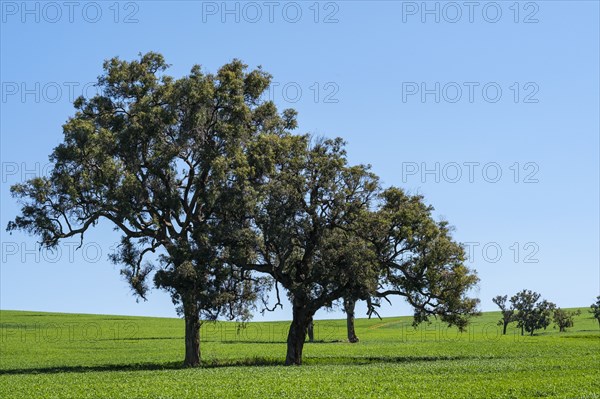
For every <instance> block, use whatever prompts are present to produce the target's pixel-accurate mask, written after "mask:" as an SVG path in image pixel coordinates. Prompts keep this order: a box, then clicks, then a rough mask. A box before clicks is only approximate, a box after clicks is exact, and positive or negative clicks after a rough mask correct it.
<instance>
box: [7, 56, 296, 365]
mask: <svg viewBox="0 0 600 399" xmlns="http://www.w3.org/2000/svg"><path fill="white" fill-rule="evenodd" d="M167 69H168V65H167V64H166V62H165V60H164V59H163V57H162V56H161V55H160V54H156V53H147V54H144V55H140V58H139V60H134V61H131V62H128V61H123V60H120V59H118V58H113V59H111V60H107V61H106V62H105V63H104V73H103V75H101V76H100V77H99V78H98V92H99V94H97V95H96V96H94V97H93V98H90V99H86V98H83V97H81V98H78V99H77V100H76V101H75V103H74V105H75V108H76V112H75V115H74V116H73V117H71V118H70V119H69V120H68V121H67V123H65V124H64V126H63V131H64V140H63V142H62V143H61V144H59V145H58V146H57V147H56V148H55V149H54V151H53V152H52V155H51V157H50V160H51V162H52V163H53V164H54V167H53V170H52V173H51V175H50V176H49V177H47V178H46V177H44V178H35V179H32V180H29V181H27V182H25V183H23V184H17V185H15V186H13V187H12V188H11V191H12V193H13V195H14V196H15V197H17V198H19V200H20V202H21V205H22V208H21V214H20V215H19V216H17V217H16V218H15V220H14V221H11V222H10V223H9V224H8V230H9V231H12V230H16V229H20V230H24V231H26V232H29V233H31V234H34V235H36V236H39V237H40V238H41V243H42V245H44V246H46V247H55V246H56V245H58V242H59V241H60V240H62V239H65V238H68V237H72V236H80V237H81V239H82V240H83V236H84V233H85V232H86V231H87V230H88V229H89V228H91V227H93V226H95V225H96V224H97V223H99V222H100V221H108V222H110V223H111V224H113V225H114V226H115V228H116V229H117V230H119V231H120V232H121V233H122V234H123V237H122V243H121V246H120V247H119V249H118V251H117V252H116V253H115V254H113V255H112V257H111V259H112V260H113V261H114V262H115V263H117V264H120V265H123V270H122V272H121V274H122V275H123V276H124V277H125V279H126V280H127V281H128V282H129V283H130V285H131V287H132V289H133V291H134V293H135V294H136V295H138V296H139V297H141V298H144V299H145V297H146V293H147V291H148V289H149V286H148V284H147V279H148V278H149V277H150V276H151V275H152V271H153V270H157V269H158V271H157V272H156V273H155V274H154V282H155V286H156V287H158V288H161V289H164V290H166V291H168V292H169V293H170V294H171V297H172V299H173V303H174V304H175V305H176V306H177V307H178V310H179V311H180V313H181V314H183V315H184V316H185V317H186V319H188V320H190V321H192V322H194V323H193V325H199V323H197V322H196V321H195V320H197V319H198V318H199V317H200V315H201V316H202V317H203V318H205V319H209V320H211V319H215V318H216V317H218V316H219V315H226V316H228V317H230V318H232V319H233V318H240V319H247V318H248V317H249V316H250V312H249V311H248V308H249V307H250V306H251V305H252V304H253V302H254V301H255V299H256V298H257V296H258V295H259V293H260V291H261V289H262V287H261V284H260V282H261V280H257V279H252V278H250V276H249V275H248V273H247V272H244V271H241V270H239V269H237V268H236V267H235V266H234V265H233V264H232V263H231V262H229V261H228V260H229V258H230V256H231V254H230V253H229V252H228V251H226V250H225V249H224V244H223V243H222V239H223V237H224V236H226V235H227V233H228V232H229V231H231V230H232V227H231V226H230V225H229V220H230V215H231V214H233V213H238V211H239V209H238V208H243V207H246V206H248V203H249V202H250V203H251V201H252V198H253V197H252V195H248V194H249V193H251V191H252V190H251V187H250V186H249V180H250V179H252V178H255V179H256V178H258V177H257V176H256V174H255V173H254V172H253V170H252V169H251V168H250V166H249V162H248V160H249V158H252V156H251V155H250V154H249V151H250V149H253V148H256V146H255V145H252V144H251V143H252V142H253V141H255V140H257V139H258V137H259V136H261V135H263V134H269V135H280V134H281V135H283V134H285V131H286V129H291V128H293V127H295V125H296V122H295V112H294V111H284V112H283V113H282V114H279V113H278V112H277V109H276V107H275V106H274V105H273V103H272V102H268V101H263V100H261V98H263V94H264V92H265V90H266V89H267V87H268V86H269V84H270V81H271V77H270V75H268V74H267V73H265V72H263V71H262V70H261V69H260V68H259V69H256V70H253V71H250V72H248V71H247V66H246V65H244V64H243V63H242V62H241V61H239V60H234V61H232V62H231V63H229V64H226V65H224V66H223V67H221V68H220V69H219V71H218V72H217V73H216V74H214V75H213V74H207V73H204V72H203V71H202V70H201V68H200V67H199V66H194V67H193V68H192V70H191V72H190V74H189V75H188V76H185V77H182V78H180V79H174V78H173V77H170V76H168V75H166V74H165V73H166V70H167ZM242 250H243V249H242ZM152 254H156V255H158V257H157V256H154V257H152ZM192 330H193V329H190V331H192ZM192 341H193V340H191V341H190V342H192ZM186 342H187V341H186ZM186 361H187V360H186ZM195 362H197V360H196V361H195Z"/></svg>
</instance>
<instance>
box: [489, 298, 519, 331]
mask: <svg viewBox="0 0 600 399" xmlns="http://www.w3.org/2000/svg"><path fill="white" fill-rule="evenodd" d="M507 299H508V295H504V296H502V295H498V296H495V297H494V298H492V302H494V303H495V304H496V305H497V306H498V307H499V308H500V311H501V312H502V319H501V320H500V321H498V325H501V326H503V333H504V334H506V328H507V326H508V324H509V323H511V322H513V321H514V320H515V308H514V307H513V306H512V305H511V306H509V305H508V304H507V303H506V301H507Z"/></svg>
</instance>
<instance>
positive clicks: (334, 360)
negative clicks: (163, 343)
mask: <svg viewBox="0 0 600 399" xmlns="http://www.w3.org/2000/svg"><path fill="white" fill-rule="evenodd" d="M475 358H476V359H480V360H481V359H484V358H483V357H473V356H357V357H351V356H346V357H345V356H332V357H306V358H305V359H303V361H304V364H305V365H307V366H311V365H367V364H377V363H415V362H438V361H455V360H466V359H475ZM490 358H491V357H490ZM266 366H283V359H282V358H270V357H252V358H245V359H213V360H205V361H203V362H202V366H201V367H199V369H213V368H225V367H266ZM161 370H193V369H189V368H186V367H184V366H183V365H182V363H181V362H163V363H138V364H106V365H97V366H57V367H38V368H19V369H4V370H0V375H21V374H58V373H89V372H113V371H116V372H118V371H123V372H127V371H161Z"/></svg>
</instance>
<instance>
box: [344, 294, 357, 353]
mask: <svg viewBox="0 0 600 399" xmlns="http://www.w3.org/2000/svg"><path fill="white" fill-rule="evenodd" d="M355 306H356V301H355V300H354V299H351V298H346V299H344V310H345V311H346V327H347V330H348V342H350V343H356V342H358V337H357V336H356V331H355V330H354V308H355Z"/></svg>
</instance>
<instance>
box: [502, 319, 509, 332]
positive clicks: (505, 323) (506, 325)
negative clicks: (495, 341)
mask: <svg viewBox="0 0 600 399" xmlns="http://www.w3.org/2000/svg"><path fill="white" fill-rule="evenodd" d="M507 327H508V322H507V321H506V320H504V328H503V329H502V335H506V328H507Z"/></svg>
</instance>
